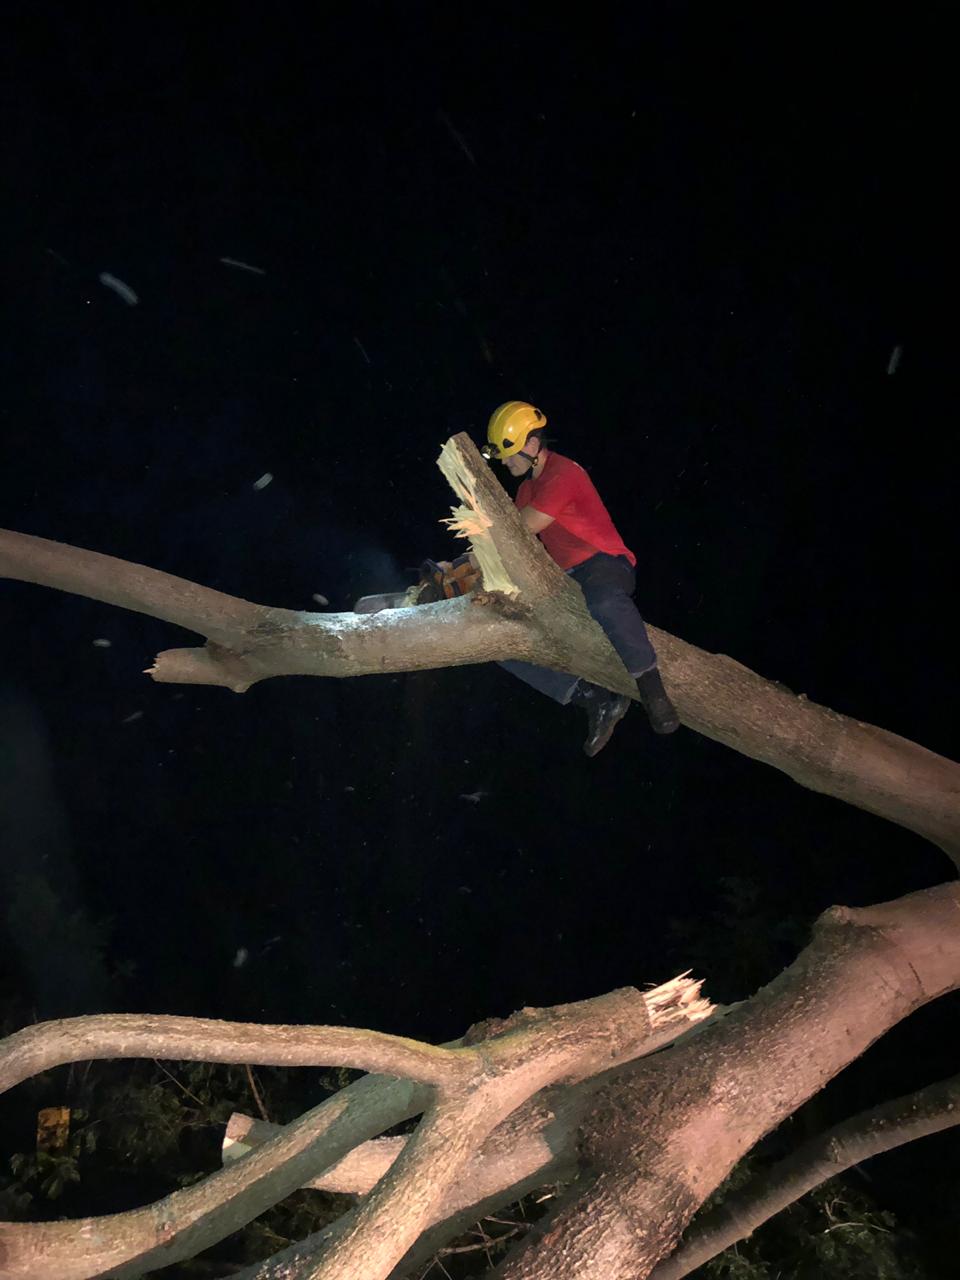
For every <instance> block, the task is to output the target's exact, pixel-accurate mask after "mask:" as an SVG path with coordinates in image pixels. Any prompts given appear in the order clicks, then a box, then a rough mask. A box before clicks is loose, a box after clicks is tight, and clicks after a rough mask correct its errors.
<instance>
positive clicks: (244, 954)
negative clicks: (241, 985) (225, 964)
mask: <svg viewBox="0 0 960 1280" xmlns="http://www.w3.org/2000/svg"><path fill="white" fill-rule="evenodd" d="M249 955H250V952H249V951H248V950H247V948H246V947H239V948H238V949H237V954H236V955H235V956H234V957H233V967H234V968H235V969H240V968H242V967H243V965H245V964H246V963H247V959H248V958H249Z"/></svg>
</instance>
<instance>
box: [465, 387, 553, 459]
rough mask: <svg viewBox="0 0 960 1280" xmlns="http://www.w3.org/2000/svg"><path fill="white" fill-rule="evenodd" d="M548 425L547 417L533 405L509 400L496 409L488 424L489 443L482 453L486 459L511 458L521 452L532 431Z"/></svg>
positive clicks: (523, 401)
mask: <svg viewBox="0 0 960 1280" xmlns="http://www.w3.org/2000/svg"><path fill="white" fill-rule="evenodd" d="M546 425H547V419H546V416H545V415H544V414H542V413H541V412H540V410H539V409H535V408H534V407H533V405H532V404H527V403H526V401H525V400H508V401H507V403H506V404H502V405H501V406H500V407H499V409H494V411H493V413H492V415H491V417H490V421H489V423H488V424H487V443H486V444H485V445H484V447H483V449H482V450H481V452H482V454H483V456H484V457H485V458H509V457H510V456H511V454H514V453H519V452H520V451H521V449H522V448H523V446H524V445H525V444H526V443H527V436H528V435H529V434H530V432H531V431H536V430H537V429H538V428H539V427H545V426H546Z"/></svg>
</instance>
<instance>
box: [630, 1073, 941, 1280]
mask: <svg viewBox="0 0 960 1280" xmlns="http://www.w3.org/2000/svg"><path fill="white" fill-rule="evenodd" d="M957 1124H960V1076H953V1077H951V1079H949V1080H942V1081H940V1083H939V1084H932V1085H929V1086H928V1087H927V1088H926V1089H919V1090H918V1091H917V1092H916V1093H911V1094H907V1095H906V1096H905V1097H902V1098H894V1099H892V1100H891V1101H890V1102H885V1103H883V1104H882V1105H881V1106H879V1107H874V1108H873V1109H872V1110H871V1111H864V1112H862V1113H861V1114H860V1115H857V1116H853V1117H852V1118H851V1119H849V1120H845V1121H844V1122H843V1123H842V1124H838V1125H835V1126H834V1127H833V1128H832V1129H828V1130H827V1132H826V1133H821V1134H818V1135H817V1137H815V1138H812V1139H811V1140H810V1141H809V1142H805V1143H804V1144H803V1146H801V1147H798V1148H797V1150H796V1151H795V1152H793V1153H792V1154H791V1155H789V1156H788V1157H787V1158H786V1159H785V1160H781V1161H780V1162H779V1163H778V1164H776V1165H774V1166H773V1168H772V1169H769V1170H767V1172H766V1173H764V1174H763V1176H762V1177H760V1178H758V1179H757V1180H756V1181H754V1182H752V1183H749V1184H748V1185H747V1186H745V1187H742V1188H741V1189H740V1190H739V1191H737V1192H735V1193H734V1194H732V1195H730V1196H728V1197H727V1198H726V1199H725V1200H724V1201H723V1202H722V1203H721V1204H719V1205H717V1207H716V1209H713V1210H711V1212H709V1213H707V1214H705V1215H704V1216H703V1218H698V1219H697V1220H696V1221H695V1222H694V1226H693V1229H692V1230H691V1231H690V1232H688V1233H687V1235H686V1236H685V1237H684V1240H683V1243H682V1244H681V1245H680V1248H679V1249H678V1250H677V1251H676V1253H674V1254H673V1255H672V1256H671V1257H669V1258H666V1259H665V1260H664V1261H663V1262H661V1263H660V1264H659V1265H658V1266H656V1267H655V1268H654V1269H653V1272H652V1273H651V1277H650V1280H682V1277H683V1276H688V1275H689V1274H690V1272H691V1271H695V1270H696V1269H697V1267H702V1266H703V1264H704V1263H705V1262H709V1261H710V1259H711V1258H714V1257H716V1255H717V1254H718V1253H722V1252H723V1251H724V1249H729V1248H730V1246H731V1245H733V1244H736V1243H737V1241H738V1240H745V1239H746V1238H747V1236H750V1235H752V1234H753V1233H754V1231H756V1229H757V1228H758V1227H761V1226H763V1224H764V1223H765V1222H768V1221H769V1220H770V1219H771V1218H772V1217H774V1216H775V1215H776V1214H778V1213H780V1212H781V1210H783V1209H786V1208H787V1206H788V1205H791V1204H793V1203H794V1202H795V1201H796V1200H799V1199H800V1197H801V1196H804V1195H806V1194H807V1192H808V1191H812V1190H813V1189H814V1187H819V1186H820V1185H821V1183H824V1182H827V1181H829V1179H830V1178H835V1177H836V1176H837V1174H838V1173H843V1171H844V1170H845V1169H849V1168H851V1167H852V1166H853V1165H855V1164H860V1163H861V1161H863V1160H869V1159H870V1157H871V1156H876V1155H879V1154H880V1153H881V1152H884V1151H892V1150H893V1148H894V1147H900V1146H903V1145H904V1144H905V1143H907V1142H914V1141H915V1140H916V1139H917V1138H925V1137H927V1136H928V1135H929V1134H931V1133H942V1132H943V1130H944V1129H950V1128H952V1127H953V1126H954V1125H957Z"/></svg>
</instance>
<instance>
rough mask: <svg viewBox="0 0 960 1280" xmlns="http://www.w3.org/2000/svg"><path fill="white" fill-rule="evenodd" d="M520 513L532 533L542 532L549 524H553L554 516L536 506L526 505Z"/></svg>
mask: <svg viewBox="0 0 960 1280" xmlns="http://www.w3.org/2000/svg"><path fill="white" fill-rule="evenodd" d="M520 515H521V517H522V518H523V523H524V524H525V525H526V526H527V528H528V529H529V530H530V532H531V533H541V532H542V531H543V530H544V529H546V528H547V526H548V525H551V524H553V516H548V515H547V514H546V513H545V512H543V511H538V510H537V509H536V507H524V508H523V510H522V511H521V512H520Z"/></svg>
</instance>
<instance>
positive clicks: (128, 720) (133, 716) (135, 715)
mask: <svg viewBox="0 0 960 1280" xmlns="http://www.w3.org/2000/svg"><path fill="white" fill-rule="evenodd" d="M142 719H143V712H142V711H132V712H131V713H130V715H128V716H126V717H125V718H124V719H123V720H121V721H120V723H121V724H133V722H134V720H142Z"/></svg>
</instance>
